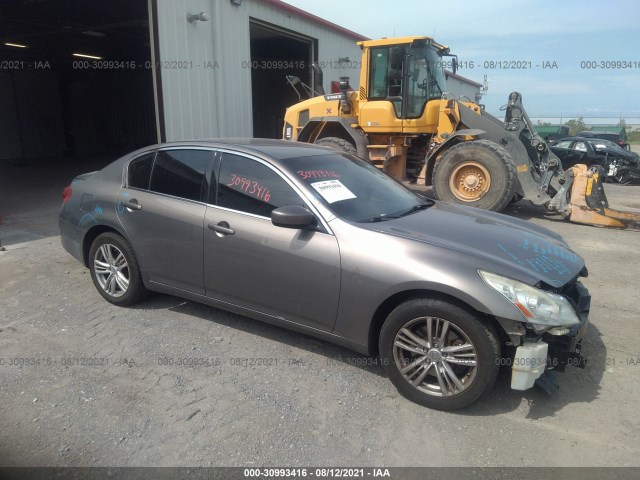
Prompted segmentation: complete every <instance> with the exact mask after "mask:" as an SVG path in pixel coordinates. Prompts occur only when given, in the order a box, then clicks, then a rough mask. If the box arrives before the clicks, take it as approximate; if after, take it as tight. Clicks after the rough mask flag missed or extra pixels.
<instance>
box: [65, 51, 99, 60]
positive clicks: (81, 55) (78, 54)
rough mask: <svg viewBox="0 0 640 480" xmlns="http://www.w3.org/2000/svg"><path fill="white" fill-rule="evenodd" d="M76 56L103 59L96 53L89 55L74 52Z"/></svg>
mask: <svg viewBox="0 0 640 480" xmlns="http://www.w3.org/2000/svg"><path fill="white" fill-rule="evenodd" d="M72 55H73V56H74V57H82V58H90V59H92V60H102V57H98V56H96V55H88V54H86V53H72Z"/></svg>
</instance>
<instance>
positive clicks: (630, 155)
mask: <svg viewBox="0 0 640 480" xmlns="http://www.w3.org/2000/svg"><path fill="white" fill-rule="evenodd" d="M602 152H604V153H606V154H607V155H610V156H612V157H621V158H624V159H625V160H628V161H630V162H631V163H637V162H638V154H637V153H635V152H630V151H628V150H625V149H624V148H614V147H609V146H607V148H605V149H604V150H602Z"/></svg>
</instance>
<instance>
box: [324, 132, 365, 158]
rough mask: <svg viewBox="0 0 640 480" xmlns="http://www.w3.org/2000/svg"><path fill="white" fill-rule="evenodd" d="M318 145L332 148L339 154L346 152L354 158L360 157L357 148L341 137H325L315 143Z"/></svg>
mask: <svg viewBox="0 0 640 480" xmlns="http://www.w3.org/2000/svg"><path fill="white" fill-rule="evenodd" d="M315 143H316V145H324V146H325V147H331V148H333V149H334V150H336V151H338V152H345V153H348V154H350V155H353V156H354V157H357V156H358V150H357V149H356V147H355V146H354V145H353V144H352V143H351V142H348V141H347V140H345V139H343V138H339V137H325V138H320V139H319V140H316V141H315Z"/></svg>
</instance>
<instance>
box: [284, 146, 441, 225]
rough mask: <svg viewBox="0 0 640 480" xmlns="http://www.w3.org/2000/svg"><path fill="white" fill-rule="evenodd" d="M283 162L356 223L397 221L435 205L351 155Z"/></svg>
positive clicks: (318, 195) (333, 208) (337, 211)
mask: <svg viewBox="0 0 640 480" xmlns="http://www.w3.org/2000/svg"><path fill="white" fill-rule="evenodd" d="M282 163H283V164H284V165H285V166H286V167H287V168H288V169H289V170H291V172H292V173H293V175H295V176H297V177H298V178H299V179H300V180H302V181H303V182H304V183H306V184H307V185H308V186H309V187H310V189H311V191H312V192H313V194H314V195H315V197H316V198H318V199H320V201H322V202H323V203H324V204H325V205H326V206H327V207H328V208H329V209H331V211H332V212H333V213H334V214H335V215H336V216H337V217H340V218H343V219H345V220H349V221H352V222H376V221H383V220H388V219H391V218H397V217H398V216H403V215H407V214H410V213H413V212H414V211H417V210H418V209H420V208H422V207H423V206H424V207H427V206H429V205H431V204H432V202H430V201H427V200H425V199H424V198H422V197H420V196H419V195H416V194H415V193H413V192H412V191H411V190H409V189H408V188H406V187H404V186H403V185H402V184H400V183H398V182H396V181H395V180H394V179H392V178H391V177H389V176H388V175H387V174H385V173H383V172H381V171H380V170H378V169H377V168H376V167H374V166H373V165H371V164H370V163H367V162H365V161H363V160H360V159H359V158H356V157H353V156H351V155H346V154H345V155H340V154H329V155H317V156H316V155H314V156H309V157H293V158H287V159H284V160H282Z"/></svg>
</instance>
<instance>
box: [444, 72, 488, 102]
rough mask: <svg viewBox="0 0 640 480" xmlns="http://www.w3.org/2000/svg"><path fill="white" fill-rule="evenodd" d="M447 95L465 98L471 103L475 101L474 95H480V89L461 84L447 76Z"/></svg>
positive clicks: (459, 81)
mask: <svg viewBox="0 0 640 480" xmlns="http://www.w3.org/2000/svg"><path fill="white" fill-rule="evenodd" d="M446 79H447V93H449V94H451V95H455V96H457V97H467V98H469V99H470V100H471V101H472V102H475V101H476V95H479V94H480V87H476V86H475V85H471V84H469V83H466V82H463V81H461V80H459V79H457V78H453V77H450V76H448V75H447V77H446Z"/></svg>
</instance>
